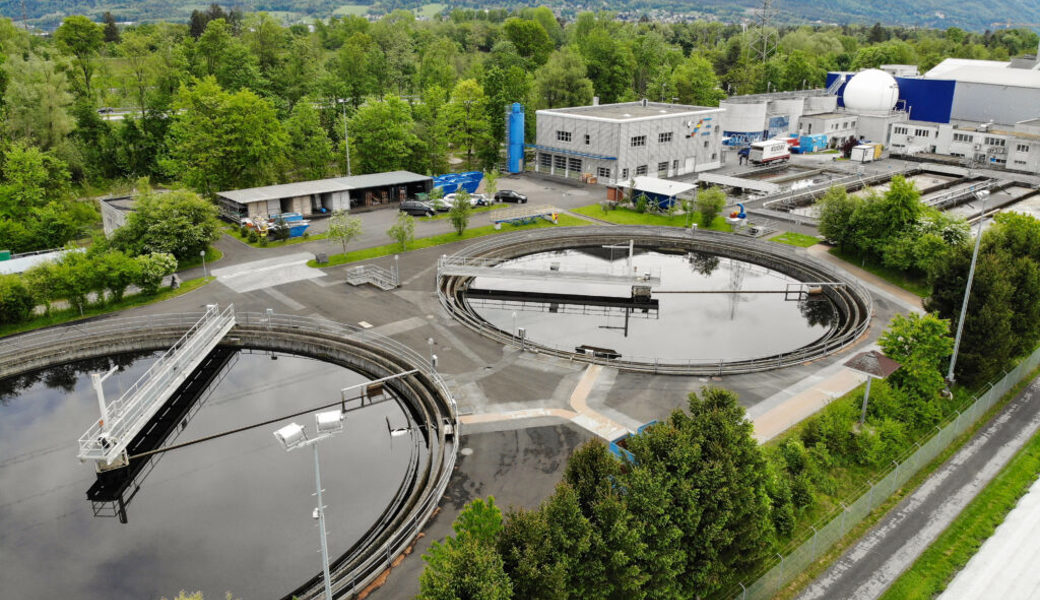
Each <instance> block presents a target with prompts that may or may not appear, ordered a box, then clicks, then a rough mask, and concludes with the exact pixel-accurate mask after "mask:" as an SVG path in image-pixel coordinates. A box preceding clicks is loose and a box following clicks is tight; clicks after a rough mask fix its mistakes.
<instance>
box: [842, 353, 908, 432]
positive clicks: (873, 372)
mask: <svg viewBox="0 0 1040 600" xmlns="http://www.w3.org/2000/svg"><path fill="white" fill-rule="evenodd" d="M845 366H846V367H848V368H850V369H852V370H853V371H856V372H858V373H862V374H863V375H866V376H867V389H866V391H864V392H863V405H862V407H861V408H860V414H859V424H860V426H861V427H862V426H863V424H864V423H866V421H867V402H868V401H869V400H870V382H871V381H873V380H875V379H884V378H886V377H888V376H889V375H891V374H892V373H895V372H896V371H897V370H898V369H899V367H901V366H902V365H900V364H899V363H897V362H896V361H894V360H892V359H891V358H889V357H887V356H885V355H884V354H882V353H880V352H878V351H877V350H870V351H868V352H860V353H859V354H857V355H856V356H853V357H852V358H851V359H850V360H849V361H847V362H846V363H845Z"/></svg>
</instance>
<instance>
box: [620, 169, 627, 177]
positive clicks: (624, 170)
mask: <svg viewBox="0 0 1040 600" xmlns="http://www.w3.org/2000/svg"><path fill="white" fill-rule="evenodd" d="M621 179H628V169H621Z"/></svg>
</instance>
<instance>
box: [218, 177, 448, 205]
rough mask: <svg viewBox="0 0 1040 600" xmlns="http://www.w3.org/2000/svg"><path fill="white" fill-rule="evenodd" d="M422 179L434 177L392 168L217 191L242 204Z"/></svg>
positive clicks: (428, 179) (222, 195) (414, 181)
mask: <svg viewBox="0 0 1040 600" xmlns="http://www.w3.org/2000/svg"><path fill="white" fill-rule="evenodd" d="M420 181H433V178H432V177H427V176H426V175H419V174H418V173H412V172H411V171H390V172H387V173H372V174H370V175H354V176H353V177H332V178H330V179H316V180H314V181H299V182H296V183H283V184H279V185H267V186H263V187H255V188H248V189H244V190H228V191H226V192H217V195H218V196H220V197H221V198H226V199H228V200H232V201H234V202H238V203H239V204H250V203H252V202H266V201H268V200H278V199H281V198H295V197H297V196H310V195H312V194H328V193H331V192H344V191H350V190H358V189H365V188H373V187H382V186H385V185H400V184H402V183H417V182H420Z"/></svg>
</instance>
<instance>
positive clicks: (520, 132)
mask: <svg viewBox="0 0 1040 600" xmlns="http://www.w3.org/2000/svg"><path fill="white" fill-rule="evenodd" d="M507 125H508V127H507V128H508V130H509V145H508V146H507V147H506V167H507V168H508V170H509V172H510V173H520V172H522V171H523V170H524V107H523V105H521V104H520V103H519V102H514V103H513V106H512V107H511V108H510V110H509V115H508V121H507Z"/></svg>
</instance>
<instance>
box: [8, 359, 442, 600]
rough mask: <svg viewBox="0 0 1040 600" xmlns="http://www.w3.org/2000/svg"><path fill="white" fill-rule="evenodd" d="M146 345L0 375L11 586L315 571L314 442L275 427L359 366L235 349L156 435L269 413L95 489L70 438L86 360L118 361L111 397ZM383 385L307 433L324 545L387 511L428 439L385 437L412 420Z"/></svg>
mask: <svg viewBox="0 0 1040 600" xmlns="http://www.w3.org/2000/svg"><path fill="white" fill-rule="evenodd" d="M153 360H154V358H153V357H152V355H147V356H144V357H140V356H138V357H133V358H127V357H116V358H115V359H98V360H92V361H87V362H81V363H73V364H69V365H61V366H56V367H51V368H49V369H46V370H43V371H38V372H35V373H30V374H27V375H22V376H20V377H18V378H15V379H8V380H5V381H3V382H0V384H2V385H0V457H2V458H0V548H2V552H3V556H4V560H3V561H0V580H3V581H4V582H5V583H4V586H5V591H6V593H7V594H8V595H10V596H13V597H19V598H49V597H55V596H58V595H72V596H75V597H77V598H86V599H91V598H97V599H102V598H103V599H109V598H158V597H160V596H163V595H164V596H166V597H171V598H172V597H174V596H175V595H176V594H177V593H178V591H179V590H182V589H183V590H189V591H195V590H200V591H203V592H204V594H205V596H206V597H207V598H220V597H223V595H224V593H225V592H227V591H230V592H232V593H233V594H234V596H235V597H242V598H272V597H280V596H284V595H287V594H289V593H291V592H292V591H293V590H295V589H297V587H298V586H300V585H301V584H303V583H304V582H305V581H307V580H309V579H310V578H313V577H315V576H316V575H317V574H319V573H320V569H321V561H320V554H319V553H318V549H319V547H320V546H319V538H318V534H317V529H316V527H315V521H314V520H313V518H312V511H313V510H314V507H315V498H314V497H313V494H314V457H313V454H312V452H311V450H310V449H306V450H302V451H295V452H289V453H286V451H285V450H283V449H282V447H281V446H280V445H279V444H278V443H277V441H276V440H275V438H274V437H273V435H272V432H273V431H274V430H276V429H278V428H279V427H282V426H284V425H286V424H287V423H289V422H292V421H296V422H298V423H300V424H301V425H305V426H306V427H307V428H308V429H310V430H311V431H313V428H314V417H313V416H312V412H313V411H314V409H315V408H316V407H318V406H321V405H323V404H329V403H330V402H336V401H337V400H339V399H340V390H341V389H342V388H346V387H349V386H355V385H363V384H365V382H367V381H369V378H368V377H367V376H366V375H364V374H362V373H358V372H355V371H352V370H350V369H347V368H344V367H342V366H338V365H334V364H331V363H327V362H323V361H319V360H314V359H311V358H305V357H302V356H293V355H285V354H281V355H279V354H272V353H269V352H264V353H253V352H250V351H241V352H238V353H237V354H234V355H233V356H232V357H231V359H230V361H229V362H228V363H226V364H224V365H223V367H222V368H221V369H220V371H219V373H217V375H216V376H215V377H214V382H213V383H211V384H210V385H209V387H208V389H206V390H205V392H204V393H203V394H201V395H200V396H198V397H197V398H195V399H194V400H193V401H192V402H191V404H190V406H187V407H186V408H185V411H184V414H183V415H182V416H179V417H178V418H177V419H176V421H175V422H174V423H173V426H172V427H171V428H169V430H168V431H164V432H163V443H162V445H163V446H168V445H170V444H180V443H184V442H187V441H191V440H198V439H202V438H206V437H207V436H214V435H218V434H221V433H223V432H227V431H229V430H233V429H237V428H241V427H246V426H250V425H254V424H257V423H261V422H264V421H269V420H270V421H274V422H272V423H270V424H267V425H263V426H260V427H255V428H252V429H248V430H246V431H242V432H239V433H234V434H231V435H226V436H222V437H216V438H215V439H211V440H209V441H204V442H201V443H198V444H194V445H190V446H187V447H184V448H182V449H178V450H173V451H170V452H166V453H161V454H157V455H155V456H153V457H151V458H150V459H147V462H146V464H145V465H144V466H143V468H141V469H139V470H135V471H136V474H135V475H134V476H133V478H132V479H131V480H130V481H127V482H126V483H125V485H124V484H119V485H109V486H108V488H107V490H104V491H102V492H101V493H99V490H98V488H97V482H98V481H99V479H98V475H96V473H95V470H94V466H93V465H92V464H81V463H79V462H78V461H77V460H76V458H75V457H76V452H77V445H76V440H77V438H78V437H79V436H80V435H81V434H82V433H83V431H84V430H85V429H86V428H87V426H88V425H89V424H90V423H92V422H93V421H95V420H96V419H97V417H98V405H97V400H96V396H95V394H94V391H93V388H92V386H91V381H90V377H89V375H88V373H90V372H104V371H107V370H108V368H109V367H110V364H114V363H118V364H120V365H122V368H121V370H120V371H117V372H116V373H115V374H114V375H112V376H111V377H110V378H109V379H108V380H106V381H105V384H104V385H105V391H106V393H107V394H108V395H109V396H110V397H117V396H118V395H119V394H120V393H121V391H122V390H124V389H126V388H127V387H129V386H130V385H132V384H133V382H134V381H135V380H136V379H137V378H138V377H139V376H140V375H141V374H142V373H143V372H144V371H145V370H146V369H147V368H148V366H149V365H150V364H151V362H152V361H153ZM386 398H387V399H386V401H382V402H376V403H374V404H371V405H366V406H365V407H364V408H363V409H359V410H353V411H349V412H348V413H347V417H346V419H345V421H344V425H345V428H344V430H343V431H342V432H340V433H338V434H337V435H335V436H333V437H332V438H331V439H328V440H325V441H323V442H321V443H320V445H319V446H320V448H319V454H320V460H321V477H322V486H323V487H324V489H325V498H324V499H325V504H326V505H327V521H328V530H329V537H328V543H329V553H330V556H331V557H333V558H335V557H338V556H341V555H343V554H344V553H347V552H348V551H350V550H351V549H352V548H354V547H355V545H357V544H358V543H359V542H361V541H362V540H363V539H365V538H366V536H368V535H369V534H370V532H371V531H373V529H374V528H375V527H376V526H377V524H378V523H379V522H380V520H381V519H383V518H385V516H386V513H387V511H388V507H389V506H390V505H391V504H392V503H393V502H394V500H395V498H398V497H399V492H400V490H401V489H402V486H407V485H410V481H411V479H410V475H409V473H410V472H411V470H412V469H413V468H414V465H415V464H416V463H417V462H420V461H419V459H418V458H417V454H418V455H419V456H422V455H423V453H425V452H427V449H426V447H425V445H424V444H422V443H420V441H419V440H420V439H421V436H403V437H400V436H395V437H393V438H392V437H391V435H390V431H389V427H393V428H406V427H408V426H409V425H410V424H411V423H412V420H411V418H410V416H409V414H408V412H407V409H406V408H404V405H403V403H401V402H398V401H397V399H396V398H394V397H393V396H392V394H388V395H387V397H386ZM349 406H350V405H349V404H348V407H349ZM301 412H302V413H303V414H302V415H299V416H296V417H292V418H281V417H285V416H286V415H290V414H294V413H301ZM388 424H389V425H388ZM134 464H135V463H134V461H133V460H132V461H131V465H134ZM88 495H89V496H91V498H90V499H88Z"/></svg>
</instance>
